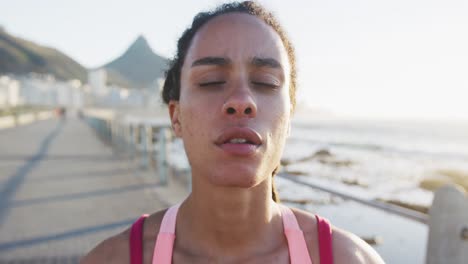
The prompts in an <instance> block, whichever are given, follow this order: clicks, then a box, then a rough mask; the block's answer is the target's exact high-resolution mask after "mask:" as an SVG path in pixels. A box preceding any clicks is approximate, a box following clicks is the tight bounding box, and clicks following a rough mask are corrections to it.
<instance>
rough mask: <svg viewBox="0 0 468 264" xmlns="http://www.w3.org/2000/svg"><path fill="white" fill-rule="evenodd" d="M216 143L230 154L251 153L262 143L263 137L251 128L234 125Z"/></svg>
mask: <svg viewBox="0 0 468 264" xmlns="http://www.w3.org/2000/svg"><path fill="white" fill-rule="evenodd" d="M215 143H216V145H218V146H219V147H220V148H221V149H223V150H224V151H225V152H227V153H229V154H234V155H249V154H252V153H254V152H255V150H256V149H257V148H258V147H259V146H261V145H262V137H261V136H260V134H259V133H257V132H256V131H255V130H253V129H251V128H248V127H233V128H228V129H225V130H224V131H223V132H222V133H221V135H220V136H219V137H218V138H217V140H216V141H215Z"/></svg>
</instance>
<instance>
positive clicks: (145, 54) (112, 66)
mask: <svg viewBox="0 0 468 264" xmlns="http://www.w3.org/2000/svg"><path fill="white" fill-rule="evenodd" d="M103 67H104V68H106V69H108V70H112V71H113V72H114V73H117V74H119V75H121V77H123V78H125V79H127V80H128V82H129V83H130V84H131V85H132V86H133V87H148V86H150V85H152V83H153V81H154V80H155V79H157V78H160V77H163V76H164V71H165V69H166V67H167V59H166V58H163V57H161V56H159V55H157V54H156V53H154V52H153V50H152V49H151V47H150V46H149V44H148V41H147V40H146V38H145V37H144V36H143V35H140V36H138V37H137V38H136V39H135V41H134V42H133V43H132V44H131V45H130V47H129V48H128V49H127V51H125V53H124V54H122V55H121V56H120V57H118V58H117V59H115V60H113V61H112V62H110V63H108V64H106V65H104V66H103Z"/></svg>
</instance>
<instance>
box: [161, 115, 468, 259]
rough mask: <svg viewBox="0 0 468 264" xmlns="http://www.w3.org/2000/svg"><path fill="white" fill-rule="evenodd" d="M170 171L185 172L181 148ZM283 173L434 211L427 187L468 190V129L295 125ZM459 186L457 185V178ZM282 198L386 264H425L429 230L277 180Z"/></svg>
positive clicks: (414, 123)
mask: <svg viewBox="0 0 468 264" xmlns="http://www.w3.org/2000/svg"><path fill="white" fill-rule="evenodd" d="M170 163H171V164H172V165H173V166H175V167H178V168H181V169H187V168H188V162H187V160H186V158H185V154H184V151H183V145H182V142H181V141H180V140H175V141H174V142H173V144H172V145H171V148H170ZM281 173H286V174H289V175H294V176H295V177H298V178H299V179H301V180H303V181H306V182H310V183H313V184H318V185H321V186H326V187H327V188H330V189H333V190H337V191H340V192H343V193H346V194H349V195H353V196H356V197H359V198H362V199H367V200H383V201H399V202H402V203H405V204H412V205H419V206H422V207H426V208H427V207H430V205H431V203H432V199H433V196H434V195H433V191H432V190H430V188H429V189H428V188H427V186H426V187H425V186H424V184H422V183H423V182H424V181H427V180H431V179H435V180H436V181H437V182H440V181H450V180H451V178H450V177H448V176H447V175H449V176H450V175H454V174H455V175H456V177H457V178H458V179H459V180H460V179H461V180H462V181H465V182H468V122H467V121H422V120H363V119H344V118H343V119H340V118H320V119H314V118H313V117H312V118H309V119H304V118H302V119H299V118H298V119H295V120H293V122H292V129H291V133H290V135H289V137H288V139H287V144H286V147H285V150H284V153H283V158H282V167H281ZM452 178H453V177H452ZM275 185H276V186H277V188H278V191H279V194H280V198H281V199H282V200H283V201H284V202H285V203H287V204H288V205H290V206H294V207H299V208H302V209H304V210H307V211H310V212H313V213H317V214H320V215H322V216H324V217H326V218H328V219H329V220H330V221H331V222H332V223H333V224H334V225H336V226H338V227H340V228H343V229H345V230H349V231H351V232H353V233H354V234H356V235H358V236H360V237H363V238H369V237H370V238H373V239H375V240H377V241H378V242H379V243H377V244H376V245H373V247H374V248H375V249H376V250H377V252H379V254H381V256H382V257H383V258H384V260H385V262H386V263H424V262H425V255H426V247H427V237H428V228H427V226H426V225H425V224H422V223H419V222H414V221H413V220H409V219H404V218H402V217H400V216H396V215H392V214H390V213H387V212H383V211H380V210H378V209H374V208H369V207H366V206H364V205H361V204H358V203H356V202H352V201H347V200H343V199H341V198H339V197H334V196H333V195H330V194H329V193H326V192H321V191H317V190H314V189H311V188H309V187H305V186H302V185H299V184H296V183H292V182H290V181H288V180H287V179H284V178H280V177H276V178H275Z"/></svg>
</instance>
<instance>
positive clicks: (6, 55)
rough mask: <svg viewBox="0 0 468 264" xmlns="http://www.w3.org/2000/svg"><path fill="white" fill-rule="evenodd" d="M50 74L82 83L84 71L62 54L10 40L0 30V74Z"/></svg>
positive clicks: (17, 39)
mask: <svg viewBox="0 0 468 264" xmlns="http://www.w3.org/2000/svg"><path fill="white" fill-rule="evenodd" d="M30 72H36V73H42V74H46V73H49V74H52V75H54V76H55V77H56V78H57V79H60V80H70V79H78V80H80V81H82V82H86V79H87V70H86V69H85V68H84V67H83V66H81V65H80V64H79V63H77V62H76V61H74V60H73V59H71V58H70V57H68V56H67V55H65V54H63V53H62V52H60V51H58V50H56V49H53V48H49V47H44V46H40V45H38V44H35V43H33V42H31V41H27V40H24V39H21V38H17V37H14V36H12V35H10V34H8V33H7V32H6V31H5V30H3V29H2V28H0V74H5V73H13V74H19V75H21V74H27V73H30Z"/></svg>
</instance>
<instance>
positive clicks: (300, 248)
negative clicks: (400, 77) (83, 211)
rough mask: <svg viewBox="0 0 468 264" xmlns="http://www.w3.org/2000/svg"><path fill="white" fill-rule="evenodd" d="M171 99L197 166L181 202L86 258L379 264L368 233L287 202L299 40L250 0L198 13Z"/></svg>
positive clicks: (168, 87) (178, 59) (169, 82)
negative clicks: (282, 174)
mask: <svg viewBox="0 0 468 264" xmlns="http://www.w3.org/2000/svg"><path fill="white" fill-rule="evenodd" d="M177 48H178V50H177V54H176V56H175V58H174V60H173V61H172V64H171V67H170V69H169V71H168V72H167V76H166V80H165V83H164V90H163V99H164V101H165V102H166V103H167V104H168V107H169V113H170V118H171V123H172V128H173V130H174V133H175V134H176V135H177V136H178V137H181V138H182V140H183V142H184V146H185V150H186V153H187V156H188V159H189V161H190V165H191V168H192V192H191V194H190V195H189V196H188V197H187V198H186V199H185V201H183V202H182V203H181V204H178V205H175V206H173V207H171V208H169V209H167V210H163V211H160V212H156V213H153V214H151V215H149V216H142V217H141V218H139V219H138V220H137V221H136V222H135V223H134V224H133V225H132V227H131V228H129V229H128V230H126V231H124V232H123V233H121V234H118V235H116V236H114V237H111V238H109V239H107V240H105V241H104V242H102V243H101V244H99V245H98V246H97V247H96V248H95V249H94V250H92V251H91V252H90V253H89V254H88V255H87V256H86V257H85V258H83V260H82V263H84V264H89V263H131V264H137V263H138V264H141V263H158V264H169V263H293V264H298V263H321V264H329V263H347V264H352V263H383V261H382V259H381V258H380V256H379V255H378V254H377V253H376V252H375V251H374V250H373V249H372V248H371V247H370V246H369V245H367V244H366V243H365V242H364V241H362V240H361V239H360V238H358V237H357V236H355V235H353V234H350V233H348V232H346V231H343V230H341V229H338V228H336V227H333V226H331V225H330V224H329V223H328V221H327V220H325V219H323V218H321V217H319V216H316V215H313V214H311V213H308V212H305V211H301V210H297V209H292V208H288V207H286V206H284V205H282V204H280V203H279V200H278V195H277V194H276V191H275V189H274V185H273V176H274V174H275V173H276V171H277V170H278V167H279V164H280V158H281V156H282V152H283V148H284V145H285V142H286V138H287V136H288V134H289V130H290V121H291V114H292V113H293V110H294V106H295V96H296V68H295V55H294V50H293V46H292V44H291V43H290V41H289V39H288V38H287V37H286V35H285V32H284V31H283V29H282V28H281V26H280V25H279V23H278V22H277V20H276V19H275V18H274V17H273V16H272V14H270V13H269V12H268V11H267V10H265V9H264V8H263V7H262V6H260V5H259V4H257V3H254V2H249V1H247V2H242V3H231V4H225V5H222V6H220V7H218V8H217V9H215V10H214V11H212V12H205V13H200V14H198V15H197V16H196V17H195V18H194V20H193V23H192V25H191V27H190V28H188V29H187V30H186V31H185V32H184V33H183V35H182V37H181V38H180V39H179V42H178V46H177Z"/></svg>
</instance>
